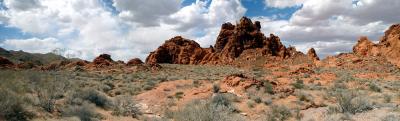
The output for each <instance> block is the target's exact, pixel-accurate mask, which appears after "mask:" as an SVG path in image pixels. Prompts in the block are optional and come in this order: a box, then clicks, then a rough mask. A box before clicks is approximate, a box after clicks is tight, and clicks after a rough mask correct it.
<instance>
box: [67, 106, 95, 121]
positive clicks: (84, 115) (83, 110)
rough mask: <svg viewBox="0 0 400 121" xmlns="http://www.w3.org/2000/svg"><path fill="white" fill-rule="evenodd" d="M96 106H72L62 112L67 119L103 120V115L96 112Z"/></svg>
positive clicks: (83, 120)
mask: <svg viewBox="0 0 400 121" xmlns="http://www.w3.org/2000/svg"><path fill="white" fill-rule="evenodd" d="M94 107H95V106H94V105H93V104H90V103H87V102H84V103H82V105H79V106H78V105H70V106H67V107H65V108H64V109H63V110H62V115H63V116H65V117H78V118H79V119H80V120H81V121H96V120H99V119H101V118H102V117H101V115H100V114H98V113H97V112H95V111H94V110H93V109H94Z"/></svg>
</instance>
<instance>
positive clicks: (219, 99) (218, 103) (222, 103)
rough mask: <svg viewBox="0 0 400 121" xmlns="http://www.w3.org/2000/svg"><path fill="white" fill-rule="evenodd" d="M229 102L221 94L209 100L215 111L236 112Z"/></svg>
mask: <svg viewBox="0 0 400 121" xmlns="http://www.w3.org/2000/svg"><path fill="white" fill-rule="evenodd" d="M231 102H232V101H231V100H229V99H228V98H227V97H226V96H224V95H222V94H217V95H215V96H214V97H213V98H212V99H211V104H212V106H213V108H215V109H219V108H221V109H224V110H228V111H231V112H235V111H237V110H236V108H235V107H234V106H233V104H232V103H231Z"/></svg>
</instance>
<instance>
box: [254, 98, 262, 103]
mask: <svg viewBox="0 0 400 121" xmlns="http://www.w3.org/2000/svg"><path fill="white" fill-rule="evenodd" d="M253 100H254V102H256V103H261V102H262V99H261V98H260V97H255V98H253Z"/></svg>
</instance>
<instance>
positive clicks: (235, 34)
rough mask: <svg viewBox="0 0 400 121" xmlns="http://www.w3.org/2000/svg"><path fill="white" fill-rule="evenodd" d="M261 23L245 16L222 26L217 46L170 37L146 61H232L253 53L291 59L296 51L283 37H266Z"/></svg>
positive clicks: (208, 62) (271, 35)
mask: <svg viewBox="0 0 400 121" xmlns="http://www.w3.org/2000/svg"><path fill="white" fill-rule="evenodd" d="M260 29H261V24H260V22H258V21H256V22H254V23H253V22H252V21H251V20H250V19H248V18H246V17H243V18H242V19H240V22H239V23H238V24H237V25H233V24H231V23H225V24H223V25H222V27H221V30H220V34H219V35H218V37H217V40H216V44H215V45H214V47H212V46H211V47H210V48H201V47H200V45H199V44H198V43H196V42H195V41H193V40H188V39H184V38H182V37H180V36H178V37H174V38H172V39H170V40H167V41H166V42H165V43H164V44H163V45H162V46H160V47H159V48H158V49H157V50H155V51H153V52H151V53H150V55H149V56H148V57H147V59H146V63H173V64H230V63H233V62H234V61H235V60H236V59H237V58H246V57H248V56H249V55H251V56H253V55H256V56H266V57H278V58H287V57H290V56H291V55H292V54H293V53H294V52H292V51H291V50H294V51H295V49H287V48H286V47H285V46H284V45H283V44H282V43H281V42H280V39H279V37H277V36H275V35H273V34H270V37H268V38H267V37H265V36H264V34H263V33H262V32H261V31H260Z"/></svg>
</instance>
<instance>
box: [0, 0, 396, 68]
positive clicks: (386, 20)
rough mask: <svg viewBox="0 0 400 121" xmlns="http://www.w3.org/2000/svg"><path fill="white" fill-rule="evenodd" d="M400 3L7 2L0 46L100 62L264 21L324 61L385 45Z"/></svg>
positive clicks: (1, 6) (0, 12) (207, 39)
mask: <svg viewBox="0 0 400 121" xmlns="http://www.w3.org/2000/svg"><path fill="white" fill-rule="evenodd" d="M398 8H400V1H398V0H327V1H321V0H199V1H198V2H196V0H183V1H181V0H145V1H143V0H0V23H1V24H0V47H3V48H6V49H10V50H24V51H28V52H35V53H47V52H50V51H51V50H53V49H57V48H62V49H64V50H66V51H65V53H64V54H63V55H64V56H68V57H79V58H83V59H87V60H91V59H93V58H94V57H95V56H97V55H98V54H101V53H109V54H111V55H113V57H114V58H116V59H117V60H118V59H121V60H128V59H129V58H132V57H139V58H142V59H144V58H145V57H146V56H147V54H148V53H149V52H150V51H152V50H154V49H155V48H157V47H158V46H159V45H161V44H162V43H163V42H164V40H167V39H169V38H171V37H173V36H177V35H181V36H184V37H185V38H189V39H193V40H195V41H197V42H198V43H199V44H200V45H201V46H203V47H208V46H209V45H212V44H214V43H215V39H216V37H217V36H218V32H219V28H220V26H221V24H223V23H224V22H232V23H234V22H236V21H238V20H239V19H240V18H241V17H242V16H247V17H249V18H251V19H253V20H254V21H255V20H257V21H260V22H261V24H262V31H263V32H264V34H265V35H269V34H270V33H273V34H275V35H278V36H279V37H280V38H281V40H282V42H283V43H284V44H285V45H287V46H289V45H292V46H295V47H296V48H297V49H298V50H300V51H303V52H306V51H307V50H308V49H309V48H311V47H313V48H315V49H316V51H317V54H319V55H320V56H321V57H325V56H328V55H334V54H337V53H340V52H349V51H351V48H352V46H353V45H354V44H355V42H356V41H357V39H358V37H359V36H368V37H369V38H370V39H372V40H378V38H379V37H380V36H382V35H383V32H384V31H385V29H387V27H389V26H390V25H391V24H394V23H397V22H398V20H400V16H398V12H397V11H398Z"/></svg>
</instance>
